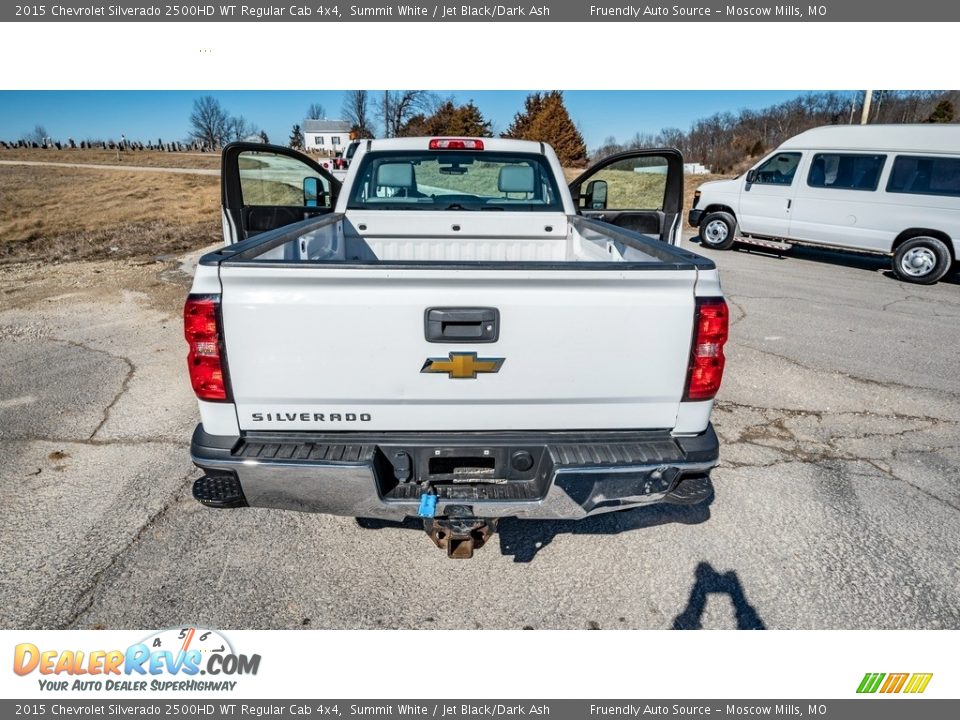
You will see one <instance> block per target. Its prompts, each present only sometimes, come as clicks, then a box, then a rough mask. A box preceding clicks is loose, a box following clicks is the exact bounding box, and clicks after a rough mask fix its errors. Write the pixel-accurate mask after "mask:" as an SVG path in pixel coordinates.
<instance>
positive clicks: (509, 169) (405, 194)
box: [347, 150, 563, 212]
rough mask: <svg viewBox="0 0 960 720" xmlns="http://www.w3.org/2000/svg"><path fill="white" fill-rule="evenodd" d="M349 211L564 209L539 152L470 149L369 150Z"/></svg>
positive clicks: (551, 176)
mask: <svg viewBox="0 0 960 720" xmlns="http://www.w3.org/2000/svg"><path fill="white" fill-rule="evenodd" d="M347 207H348V209H351V210H360V209H366V210H373V209H381V210H382V209H390V210H499V211H522V212H529V211H538V210H544V211H562V209H563V206H562V204H561V202H560V194H559V192H558V188H557V185H556V181H555V179H554V176H553V172H552V171H551V169H550V166H549V165H548V164H547V162H546V159H545V158H544V157H543V156H540V155H527V154H521V153H495V152H489V151H482V150H481V151H470V150H455V151H451V150H423V151H403V152H400V151H397V152H390V153H383V152H380V153H378V152H372V153H367V154H366V155H364V157H363V161H362V164H361V166H360V168H359V169H358V171H357V177H356V181H355V182H354V187H353V192H352V194H351V196H350V199H349V201H348V205H347Z"/></svg>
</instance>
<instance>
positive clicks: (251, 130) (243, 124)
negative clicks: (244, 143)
mask: <svg viewBox="0 0 960 720" xmlns="http://www.w3.org/2000/svg"><path fill="white" fill-rule="evenodd" d="M227 125H228V128H229V133H230V139H231V140H243V139H244V138H245V137H250V136H251V135H259V134H260V128H258V127H257V126H256V124H255V123H252V122H250V121H248V120H247V119H246V118H245V117H244V116H243V115H237V116H235V117H231V118H230V119H229V120H228V121H227Z"/></svg>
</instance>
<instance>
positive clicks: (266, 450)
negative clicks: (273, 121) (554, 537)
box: [184, 138, 728, 557]
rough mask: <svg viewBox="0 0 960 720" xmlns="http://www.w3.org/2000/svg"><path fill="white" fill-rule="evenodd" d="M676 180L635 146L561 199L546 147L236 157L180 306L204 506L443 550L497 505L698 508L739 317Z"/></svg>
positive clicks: (236, 148)
mask: <svg viewBox="0 0 960 720" xmlns="http://www.w3.org/2000/svg"><path fill="white" fill-rule="evenodd" d="M682 169H683V164H682V158H681V156H680V154H679V153H678V152H676V151H675V150H645V151H637V152H630V153H624V154H621V155H617V156H614V157H611V158H607V159H605V160H603V161H602V162H600V163H599V164H597V165H596V166H594V167H593V168H591V169H589V170H588V171H586V172H585V173H583V174H582V175H581V176H580V177H578V178H577V179H575V180H574V181H573V182H572V183H571V184H570V186H569V189H568V187H567V185H566V183H565V181H564V174H563V170H562V168H561V166H560V163H559V162H558V160H557V157H556V155H555V153H554V152H553V149H552V148H551V147H550V146H549V145H546V144H544V143H539V142H528V141H519V140H504V139H490V138H482V139H475V138H407V139H393V140H370V141H364V142H363V143H362V144H361V146H360V147H359V149H358V151H357V153H356V156H355V157H354V159H353V162H352V163H351V165H350V168H349V171H348V174H347V177H346V179H345V180H344V182H343V183H342V184H341V183H339V182H338V181H337V180H336V179H334V178H333V177H332V176H331V175H330V174H329V173H328V172H326V171H324V170H323V169H322V168H321V167H320V166H319V165H317V163H315V162H314V161H313V160H311V159H310V158H308V157H306V156H304V155H301V154H299V153H296V152H295V151H292V150H290V149H287V148H281V147H271V146H265V145H261V144H245V143H235V144H232V145H229V146H227V147H226V148H225V149H224V151H223V168H222V201H223V229H224V235H225V239H226V241H227V245H226V246H225V247H223V248H222V249H220V250H217V251H215V252H212V253H210V254H208V255H206V256H204V257H203V258H202V259H201V260H200V264H199V266H198V268H197V272H196V276H195V278H194V282H193V287H192V289H191V291H190V296H189V298H188V300H187V303H186V307H185V309H184V322H185V334H186V338H187V341H188V344H189V356H188V365H189V369H190V378H191V381H192V384H193V388H194V390H195V392H196V395H197V398H198V400H199V405H200V418H201V421H202V422H201V424H200V425H198V426H197V429H196V431H195V433H194V435H193V441H192V445H191V453H192V458H193V461H194V463H195V464H196V465H197V466H198V467H199V468H201V469H202V470H203V472H204V475H203V477H201V478H200V479H198V480H197V481H196V483H195V484H194V487H193V493H194V497H195V498H196V499H197V500H199V501H200V502H202V503H204V504H206V505H209V506H214V507H245V506H253V507H264V508H278V509H287V510H302V511H308V512H322V513H332V514H337V515H347V516H354V517H358V518H376V519H380V520H403V519H405V518H408V517H421V518H423V519H424V524H425V529H426V530H427V532H428V533H429V534H430V536H431V537H432V538H433V540H434V541H435V542H436V544H437V545H438V546H440V547H441V548H445V549H446V550H447V552H448V554H449V555H450V556H451V557H469V556H471V555H472V552H473V549H474V548H475V547H479V546H480V545H481V544H482V543H483V542H484V541H485V540H486V539H487V538H488V537H489V535H490V533H491V532H493V531H494V530H495V527H496V521H497V519H499V518H502V517H518V518H541V519H549V518H553V519H563V518H566V519H576V518H583V517H586V516H588V515H593V514H596V513H602V512H608V511H612V510H619V509H624V508H631V507H636V506H639V505H644V504H650V503H656V502H669V503H694V502H700V501H703V500H704V499H706V498H707V497H708V496H709V495H710V494H711V493H712V487H711V485H710V481H709V471H710V469H711V468H712V467H713V466H715V465H716V463H717V459H718V442H717V436H716V434H715V433H714V431H713V428H712V426H711V425H710V422H709V420H710V411H711V408H712V406H713V398H714V396H715V394H716V392H717V390H718V388H719V385H720V380H721V376H722V373H723V364H724V356H723V344H724V342H725V341H726V337H727V317H728V315H727V306H726V304H725V302H724V300H723V297H722V294H721V290H720V283H719V279H718V276H717V271H716V268H715V266H714V264H713V263H712V262H711V261H710V260H707V259H705V258H702V257H700V256H698V255H695V254H693V253H690V252H687V251H686V250H683V249H681V248H679V247H677V246H676V243H677V240H678V238H679V232H680V223H681V212H682V188H683V177H682Z"/></svg>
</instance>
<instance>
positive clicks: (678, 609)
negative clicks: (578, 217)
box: [0, 243, 960, 629]
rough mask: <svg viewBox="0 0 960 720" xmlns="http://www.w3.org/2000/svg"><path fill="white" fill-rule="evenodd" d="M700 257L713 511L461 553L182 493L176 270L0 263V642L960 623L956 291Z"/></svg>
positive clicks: (528, 525)
mask: <svg viewBox="0 0 960 720" xmlns="http://www.w3.org/2000/svg"><path fill="white" fill-rule="evenodd" d="M688 246H690V247H692V248H693V249H694V250H696V249H697V248H696V245H691V244H689V243H688ZM704 254H707V255H709V256H710V257H712V258H714V259H715V260H716V261H717V263H718V265H719V266H720V269H721V273H722V279H723V286H724V289H725V292H726V293H727V297H728V300H729V302H730V306H731V310H732V312H733V323H734V324H733V326H732V330H731V338H730V342H729V343H728V345H727V358H728V360H727V369H726V374H725V376H724V383H723V387H722V389H721V392H720V396H719V400H718V403H717V409H716V411H715V415H714V422H715V425H716V427H717V430H718V432H719V434H720V436H721V441H722V448H721V465H720V467H719V468H717V469H716V470H715V471H714V472H713V483H714V487H715V497H714V499H713V500H712V502H710V503H709V504H708V505H705V506H700V507H694V508H680V507H664V508H656V507H653V508H644V509H639V510H633V511H627V512H621V513H614V514H610V515H605V516H601V517H598V518H595V519H588V520H586V521H582V522H532V521H526V522H521V521H504V522H503V523H502V524H501V528H500V533H499V534H498V535H497V536H496V537H495V538H494V539H493V540H492V541H491V543H489V544H488V545H487V546H486V547H484V548H482V549H481V550H478V551H477V553H476V555H475V556H474V558H473V559H472V560H469V561H451V560H448V559H447V558H446V556H445V554H444V553H443V552H441V551H439V550H437V549H436V548H434V546H433V545H432V544H431V543H430V542H429V540H428V539H427V537H426V535H425V534H424V533H423V532H422V530H420V529H419V528H418V527H417V526H416V524H414V523H411V524H409V525H408V526H400V527H394V526H388V527H379V528H374V529H371V528H364V527H360V526H359V525H358V524H357V523H356V522H355V521H354V520H353V519H350V518H341V517H329V516H322V515H309V514H300V513H294V512H280V511H267V510H257V509H242V510H229V511H217V510H210V509H207V508H204V507H202V506H200V505H199V504H197V503H196V502H195V501H194V500H193V499H192V497H191V495H190V485H191V482H192V479H193V478H195V477H196V476H197V473H196V471H195V470H194V469H193V467H192V465H191V463H190V461H189V457H188V444H189V438H190V433H191V431H192V429H193V427H194V425H195V424H196V422H197V413H196V408H195V403H194V400H193V396H192V393H191V391H190V388H189V384H188V381H187V377H186V372H185V366H184V354H185V350H186V346H185V343H184V342H183V338H182V334H181V333H182V331H181V322H180V318H179V307H178V299H179V298H181V297H182V295H183V294H184V293H185V292H186V288H187V287H188V279H187V276H186V275H184V274H182V273H180V272H179V271H178V270H177V269H176V266H175V265H174V264H170V265H169V266H165V265H163V264H158V265H156V266H149V267H146V268H138V267H134V266H133V265H131V264H129V263H128V264H126V265H122V266H118V265H116V264H114V265H113V266H109V265H107V264H106V263H102V264H99V265H97V264H91V263H88V264H84V265H79V264H78V265H76V266H75V267H73V268H71V266H59V267H57V268H53V269H51V270H49V271H46V270H45V271H44V272H43V273H42V275H43V281H42V282H41V281H39V280H37V281H36V282H39V283H40V284H39V285H36V284H35V285H33V286H31V287H30V289H26V288H27V283H29V282H33V281H34V280H35V279H34V278H32V277H30V273H29V272H28V271H26V270H24V271H18V272H12V271H10V270H9V268H7V269H0V293H2V294H0V298H3V300H2V303H3V304H2V305H0V333H2V334H0V355H2V362H0V445H2V448H3V452H2V453H0V565H2V567H3V573H2V575H0V626H2V627H5V628H13V627H19V628H33V627H38V628H73V627H77V628H144V629H152V628H164V627H168V626H173V625H177V624H181V623H198V624H201V625H205V626H208V627H214V628H220V629H236V628H301V627H305V628H396V627H402V628H534V629H541V628H598V629H611V628H612V629H623V628H674V627H676V628H695V627H704V628H737V627H740V628H954V629H956V628H960V564H958V561H957V558H958V556H960V372H958V371H957V367H958V365H957V352H958V348H960V277H958V275H957V274H954V275H953V276H951V277H950V278H948V280H947V281H944V282H941V283H940V284H938V285H935V286H931V287H924V286H917V285H909V284H905V283H902V282H899V281H897V280H896V279H894V278H893V277H892V276H890V275H889V274H888V273H886V272H885V269H886V268H887V267H888V265H889V262H888V261H886V260H884V259H882V258H874V257H868V256H856V255H849V254H842V253H834V252H828V251H819V250H812V249H799V248H798V249H794V250H793V251H792V252H791V253H789V254H788V255H786V256H785V257H782V258H781V257H777V256H775V255H770V254H763V253H753V252H743V251H736V252H710V251H704ZM161 270H162V271H163V272H160V271H161ZM77 278H80V279H77ZM134 278H136V279H137V281H138V282H137V283H133V279H134ZM62 286H65V287H62Z"/></svg>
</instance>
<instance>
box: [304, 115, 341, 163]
mask: <svg viewBox="0 0 960 720" xmlns="http://www.w3.org/2000/svg"><path fill="white" fill-rule="evenodd" d="M349 144H350V123H349V122H347V121H346V120H304V121H303V146H304V148H306V149H307V150H308V151H309V152H317V153H324V154H329V155H335V154H336V153H338V152H343V151H344V150H346V149H347V145H349Z"/></svg>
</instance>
